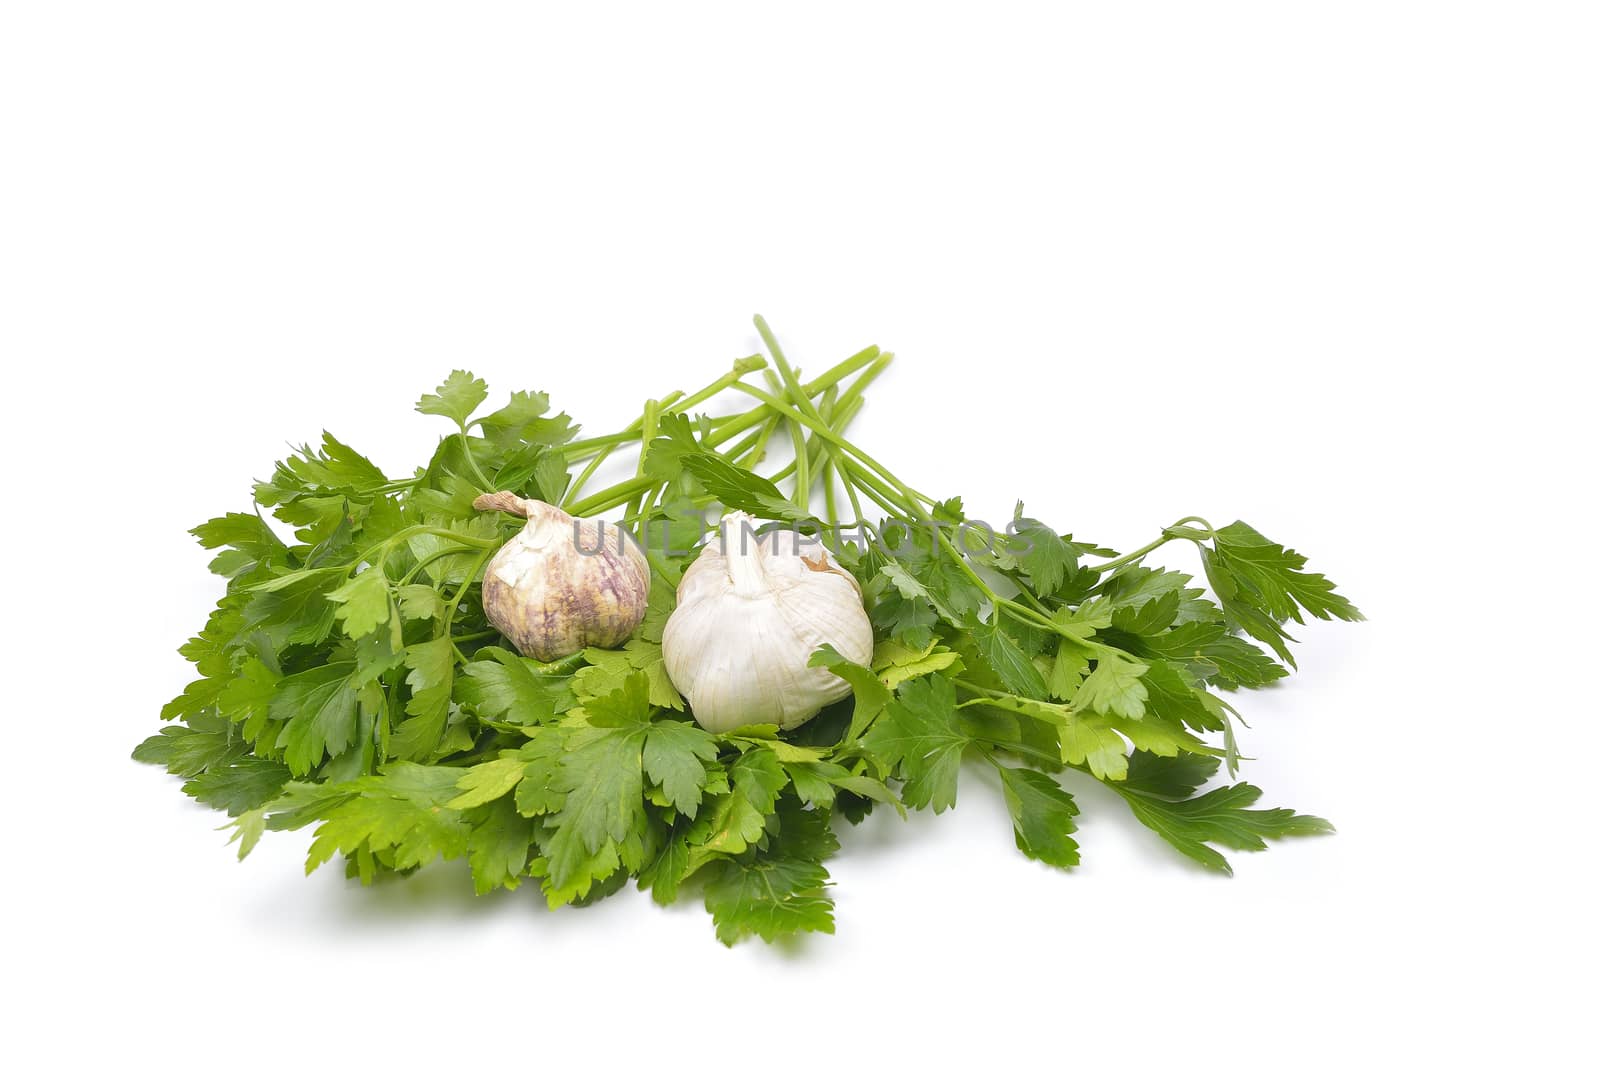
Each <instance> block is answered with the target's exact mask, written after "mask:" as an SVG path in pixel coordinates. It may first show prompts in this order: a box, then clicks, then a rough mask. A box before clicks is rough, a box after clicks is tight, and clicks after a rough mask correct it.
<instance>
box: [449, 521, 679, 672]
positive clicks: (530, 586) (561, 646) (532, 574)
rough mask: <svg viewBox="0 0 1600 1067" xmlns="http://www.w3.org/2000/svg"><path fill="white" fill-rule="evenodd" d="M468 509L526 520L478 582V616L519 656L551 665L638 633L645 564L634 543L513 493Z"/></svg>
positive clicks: (645, 593)
mask: <svg viewBox="0 0 1600 1067" xmlns="http://www.w3.org/2000/svg"><path fill="white" fill-rule="evenodd" d="M472 506H473V507H475V508H477V509H478V510H479V511H506V512H510V513H511V514H513V515H521V516H523V517H524V518H526V519H527V520H528V524H527V525H526V526H524V527H523V528H522V530H521V531H520V532H519V533H518V534H517V535H516V536H515V537H513V538H512V539H511V540H509V541H507V542H506V543H505V545H504V546H502V547H501V549H500V551H499V552H497V553H495V556H494V558H493V559H492V560H490V561H489V567H488V569H487V570H486V571H485V572H484V575H483V612H484V614H485V615H487V616H488V617H489V622H490V624H491V625H493V626H494V628H495V629H496V630H499V631H500V632H501V633H503V634H505V635H506V636H507V637H508V638H510V639H511V643H512V644H513V645H516V646H517V651H518V652H521V653H522V654H523V655H524V656H532V657H533V658H534V659H537V660H543V661H545V662H549V661H550V660H554V659H560V658H561V657H562V656H568V655H571V654H572V653H574V652H576V651H578V650H579V649H581V648H584V647H586V646H589V645H596V646H598V647H600V648H614V647H615V646H617V645H620V644H622V642H624V641H626V640H627V639H628V635H629V634H631V633H633V631H634V630H635V629H637V628H638V626H639V620H641V619H643V618H644V610H645V602H646V600H647V599H648V598H649V594H650V564H649V562H648V561H647V560H646V559H645V555H644V552H643V551H642V550H641V549H640V548H639V545H638V544H637V543H636V542H635V541H634V540H633V539H632V538H629V537H627V536H625V535H624V534H623V533H622V531H620V530H617V529H612V530H610V531H606V530H605V529H604V527H603V526H601V524H599V523H597V522H596V521H595V520H593V519H575V518H573V517H572V516H571V515H568V514H567V513H566V512H565V511H562V510H561V509H560V508H558V507H556V506H554V505H553V504H546V503H545V502H544V501H542V500H523V499H521V498H519V497H517V496H516V495H515V494H512V493H493V494H489V495H485V496H480V497H479V498H478V499H476V500H474V501H473V502H472Z"/></svg>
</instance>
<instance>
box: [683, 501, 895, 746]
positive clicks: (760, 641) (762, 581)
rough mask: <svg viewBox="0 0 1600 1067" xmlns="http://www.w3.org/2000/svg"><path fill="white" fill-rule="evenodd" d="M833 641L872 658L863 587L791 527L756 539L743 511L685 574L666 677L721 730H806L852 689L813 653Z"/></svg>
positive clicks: (853, 655) (854, 656)
mask: <svg viewBox="0 0 1600 1067" xmlns="http://www.w3.org/2000/svg"><path fill="white" fill-rule="evenodd" d="M825 644H826V645H832V646H833V647H834V649H835V650H836V651H838V653H839V654H840V655H841V656H843V657H844V658H845V659H848V660H850V661H851V662H854V663H860V664H863V665H865V664H868V663H870V662H871V661H872V623H871V622H870V621H868V619H867V612H866V609H865V608H864V607H862V604H861V587H860V586H859V585H857V584H856V580H855V578H853V577H851V576H850V575H849V574H848V573H846V572H845V571H844V570H843V569H842V568H840V567H838V566H837V565H835V564H834V562H833V560H832V558H831V557H830V556H829V555H828V552H827V550H826V549H825V548H823V547H822V546H821V545H820V544H817V543H816V542H814V541H802V540H801V538H800V536H799V534H797V533H796V532H795V531H793V530H776V531H773V532H772V533H768V534H766V535H764V536H762V537H760V538H757V537H756V535H755V533H754V532H753V531H752V529H751V527H750V520H749V519H747V518H746V517H745V516H743V515H739V514H732V515H728V516H725V517H724V518H723V522H722V536H721V537H719V538H717V539H715V540H713V541H712V542H711V543H709V544H707V545H706V546H705V548H704V549H702V550H701V553H700V558H699V559H697V560H695V561H694V563H692V564H690V566H689V568H688V569H687V570H686V571H684V572H683V580H682V581H681V582H679V584H678V607H677V610H676V611H674V612H673V613H672V616H671V618H669V619H668V620H667V628H666V632H665V633H664V634H663V635H662V638H661V652H662V656H663V658H664V659H665V661H666V668H667V675H668V677H670V678H671V679H672V684H673V685H675V686H677V687H678V691H679V692H681V693H682V694H683V695H684V696H685V697H686V698H688V701H689V709H690V710H691V711H693V712H694V717H695V720H696V721H697V722H699V723H700V725H701V726H703V727H705V728H706V729H707V730H711V731H713V732H717V733H720V732H722V731H725V730H732V729H736V728H737V727H740V726H748V725H751V724H754V723H776V724H777V725H778V726H780V727H783V728H784V729H788V728H790V727H794V726H799V725H800V724H801V723H803V722H805V721H806V720H807V719H809V718H811V717H812V716H813V715H815V714H816V713H817V712H819V711H821V710H822V708H823V707H825V706H826V705H828V704H831V703H833V702H834V701H836V700H839V699H840V698H842V697H843V696H844V695H845V694H846V693H848V692H849V691H850V686H849V685H848V683H846V682H844V681H843V680H841V679H839V678H837V677H835V676H834V675H833V674H830V673H829V672H828V671H827V670H826V669H824V668H821V667H808V666H807V665H806V663H807V661H808V660H809V659H810V658H811V654H812V653H813V652H815V651H816V650H817V649H818V648H820V647H821V646H823V645H825Z"/></svg>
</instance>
